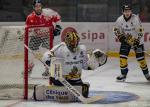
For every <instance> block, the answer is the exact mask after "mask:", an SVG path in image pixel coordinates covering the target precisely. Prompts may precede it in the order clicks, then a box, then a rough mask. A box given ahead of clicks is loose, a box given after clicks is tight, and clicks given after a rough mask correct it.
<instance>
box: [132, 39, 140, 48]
mask: <svg viewBox="0 0 150 107" xmlns="http://www.w3.org/2000/svg"><path fill="white" fill-rule="evenodd" d="M139 44H140V41H139V39H135V40H134V43H133V46H134V47H138V46H139Z"/></svg>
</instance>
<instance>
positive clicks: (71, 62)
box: [65, 60, 83, 65]
mask: <svg viewBox="0 0 150 107" xmlns="http://www.w3.org/2000/svg"><path fill="white" fill-rule="evenodd" d="M82 63H83V61H82V60H80V61H70V62H65V64H66V65H72V64H82Z"/></svg>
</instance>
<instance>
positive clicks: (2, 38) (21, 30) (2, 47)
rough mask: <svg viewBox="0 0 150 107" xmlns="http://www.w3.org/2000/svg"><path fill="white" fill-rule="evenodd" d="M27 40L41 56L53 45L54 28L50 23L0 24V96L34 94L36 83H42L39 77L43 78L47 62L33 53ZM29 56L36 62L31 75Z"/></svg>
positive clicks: (10, 97) (19, 97) (10, 96)
mask: <svg viewBox="0 0 150 107" xmlns="http://www.w3.org/2000/svg"><path fill="white" fill-rule="evenodd" d="M36 37H37V38H36ZM31 39H32V40H31ZM24 44H26V45H27V46H28V47H29V48H30V49H31V50H33V51H34V52H35V53H36V55H37V56H36V57H41V56H42V54H43V53H44V52H45V51H46V50H47V49H50V48H52V46H53V37H52V28H50V27H48V26H32V27H26V28H25V27H24V26H1V27H0V99H1V100H2V99H6V100H7V99H28V98H31V97H32V94H33V88H34V85H36V84H39V83H40V82H39V79H42V72H44V66H43V65H42V64H41V63H39V62H38V61H36V60H35V59H36V58H34V57H33V56H32V55H30V54H31V53H30V52H28V50H27V49H26V48H24ZM30 59H32V61H33V62H34V63H35V67H34V69H33V70H32V73H33V74H30V75H28V65H29V61H30ZM36 66H37V67H38V68H36ZM35 68H36V69H35ZM34 75H35V76H34ZM32 77H33V78H32Z"/></svg>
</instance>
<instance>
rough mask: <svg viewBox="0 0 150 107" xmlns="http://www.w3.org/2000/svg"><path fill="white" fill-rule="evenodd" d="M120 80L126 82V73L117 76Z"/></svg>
mask: <svg viewBox="0 0 150 107" xmlns="http://www.w3.org/2000/svg"><path fill="white" fill-rule="evenodd" d="M116 80H117V81H118V82H124V81H125V80H126V75H120V76H118V77H117V78H116Z"/></svg>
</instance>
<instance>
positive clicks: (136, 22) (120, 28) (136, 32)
mask: <svg viewBox="0 0 150 107" xmlns="http://www.w3.org/2000/svg"><path fill="white" fill-rule="evenodd" d="M122 12H123V14H122V15H121V16H120V17H119V18H118V19H117V21H116V23H115V26H114V29H113V31H114V34H115V35H116V36H117V38H118V39H119V41H120V42H121V46H120V69H121V75H120V76H118V77H117V78H116V79H117V80H118V81H124V80H125V79H126V77H127V73H128V63H127V59H128V55H129V52H130V50H131V48H132V49H133V50H134V51H135V54H136V59H137V61H138V62H139V64H140V67H141V69H142V71H143V74H144V76H145V77H146V79H147V80H148V81H150V75H149V71H148V67H147V64H146V61H145V55H144V43H143V42H144V38H143V28H142V25H141V22H140V19H139V18H138V16H136V15H135V14H132V7H131V5H124V6H123V7H122Z"/></svg>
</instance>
